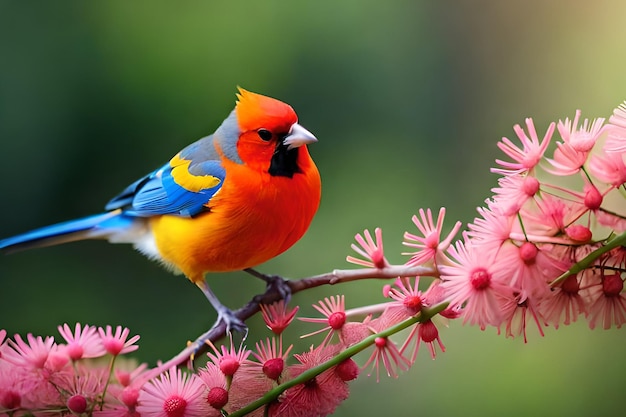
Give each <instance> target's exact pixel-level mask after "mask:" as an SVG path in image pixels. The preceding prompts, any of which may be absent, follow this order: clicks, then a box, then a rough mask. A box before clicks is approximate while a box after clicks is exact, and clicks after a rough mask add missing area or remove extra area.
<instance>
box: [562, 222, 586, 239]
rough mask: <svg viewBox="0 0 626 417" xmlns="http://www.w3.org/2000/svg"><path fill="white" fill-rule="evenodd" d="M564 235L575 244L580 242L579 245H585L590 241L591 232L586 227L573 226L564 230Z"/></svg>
mask: <svg viewBox="0 0 626 417" xmlns="http://www.w3.org/2000/svg"><path fill="white" fill-rule="evenodd" d="M565 234H566V235H567V237H569V238H570V239H572V240H574V241H576V242H580V243H586V242H589V241H590V240H591V236H592V234H591V230H589V228H588V227H585V226H583V225H581V224H573V225H571V226H570V227H568V228H567V229H565Z"/></svg>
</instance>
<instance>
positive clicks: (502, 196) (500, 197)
mask: <svg viewBox="0 0 626 417" xmlns="http://www.w3.org/2000/svg"><path fill="white" fill-rule="evenodd" d="M498 185H499V187H497V188H492V189H491V191H493V193H494V194H495V195H494V197H493V203H492V204H491V205H490V207H492V208H493V207H497V208H498V211H501V212H502V213H503V214H504V215H505V216H512V215H516V214H517V213H518V212H519V211H520V209H521V208H522V206H523V205H524V204H525V203H526V202H527V201H528V200H530V199H532V198H533V197H534V196H535V195H536V194H537V193H538V192H539V189H540V187H541V184H540V183H539V180H538V179H537V178H535V177H533V176H531V175H508V176H506V177H500V178H498Z"/></svg>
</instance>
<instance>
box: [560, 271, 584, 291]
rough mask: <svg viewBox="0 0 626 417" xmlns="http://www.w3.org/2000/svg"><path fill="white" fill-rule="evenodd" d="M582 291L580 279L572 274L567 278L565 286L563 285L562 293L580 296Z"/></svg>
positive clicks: (564, 282)
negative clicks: (579, 291)
mask: <svg viewBox="0 0 626 417" xmlns="http://www.w3.org/2000/svg"><path fill="white" fill-rule="evenodd" d="M579 289H580V285H579V284H578V278H576V274H572V275H570V276H569V277H567V278H565V281H563V284H561V291H563V292H564V293H566V294H571V295H574V294H578V290H579Z"/></svg>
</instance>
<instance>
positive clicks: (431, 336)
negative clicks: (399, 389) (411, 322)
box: [400, 320, 446, 364]
mask: <svg viewBox="0 0 626 417" xmlns="http://www.w3.org/2000/svg"><path fill="white" fill-rule="evenodd" d="M422 342H424V343H426V345H427V346H428V350H429V351H430V357H431V358H433V359H435V356H436V355H437V345H438V346H439V349H441V351H442V352H445V351H446V347H445V346H444V345H443V342H442V341H441V338H440V337H439V330H438V329H437V326H435V323H433V322H432V320H427V321H425V322H424V323H417V324H416V325H415V326H413V329H412V330H411V333H409V336H408V337H407V338H406V340H405V342H404V343H403V344H402V347H400V353H402V354H403V355H404V352H405V351H406V350H407V349H408V348H409V347H410V346H411V345H413V346H414V347H413V353H412V354H411V359H410V362H411V364H413V363H415V360H416V359H417V352H418V351H419V347H420V344H421V343H422ZM435 343H436V344H435Z"/></svg>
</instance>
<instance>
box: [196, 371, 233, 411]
mask: <svg viewBox="0 0 626 417" xmlns="http://www.w3.org/2000/svg"><path fill="white" fill-rule="evenodd" d="M198 376H199V377H200V379H201V380H202V382H204V385H205V386H206V398H205V400H206V402H207V404H208V405H209V406H210V408H211V410H210V411H209V413H208V414H207V416H209V417H213V416H214V417H221V415H222V412H221V411H220V410H222V409H223V408H224V407H226V404H228V401H229V395H228V382H227V381H226V376H225V375H224V373H223V372H222V371H221V370H220V368H219V367H218V366H217V365H215V364H214V363H211V362H209V363H207V364H206V366H205V367H204V368H202V369H200V372H199V373H198Z"/></svg>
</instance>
